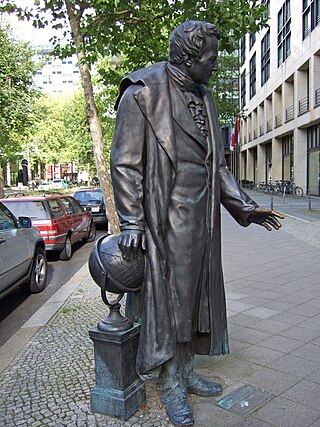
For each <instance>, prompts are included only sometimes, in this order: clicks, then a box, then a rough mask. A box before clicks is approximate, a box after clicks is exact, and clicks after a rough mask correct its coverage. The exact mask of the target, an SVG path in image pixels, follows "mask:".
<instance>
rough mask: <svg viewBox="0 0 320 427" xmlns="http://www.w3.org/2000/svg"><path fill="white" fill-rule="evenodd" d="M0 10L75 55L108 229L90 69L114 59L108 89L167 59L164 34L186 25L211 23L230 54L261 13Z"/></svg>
mask: <svg viewBox="0 0 320 427" xmlns="http://www.w3.org/2000/svg"><path fill="white" fill-rule="evenodd" d="M1 10H2V11H6V12H9V13H15V14H16V15H17V16H18V17H19V18H20V19H28V20H30V21H31V22H32V24H33V25H34V26H35V27H38V28H42V27H45V26H47V25H51V26H52V27H53V28H55V29H57V30H62V32H63V34H62V39H63V44H62V43H60V42H61V39H59V37H58V36H57V37H54V40H53V42H54V44H55V51H56V53H57V54H59V55H60V56H68V55H70V54H71V53H74V52H76V53H77V56H78V59H79V66H80V74H81V78H82V85H83V89H84V95H85V102H86V112H87V118H88V122H89V126H90V133H91V137H92V141H93V146H94V156H95V162H96V165H97V170H98V175H99V178H100V182H101V186H102V189H103V191H104V196H105V200H106V206H107V209H108V214H109V215H112V218H111V217H110V222H111V224H113V223H114V222H116V219H115V215H114V206H113V203H112V192H111V189H110V183H109V181H108V178H107V171H106V168H105V164H106V162H105V157H104V149H103V137H102V128H101V122H100V120H99V114H98V111H97V108H96V101H95V96H94V92H93V86H92V79H91V73H90V67H91V66H92V65H93V64H95V63H96V62H97V60H98V59H99V58H105V57H109V58H113V57H116V58H120V59H121V61H120V62H119V64H116V65H115V66H114V64H113V65H112V63H110V66H108V67H105V68H99V70H100V72H101V79H102V80H103V81H104V83H105V85H106V86H107V85H110V87H112V86H114V85H116V84H118V82H119V80H120V76H123V75H124V74H126V73H127V72H128V71H133V70H134V69H137V68H140V67H142V66H145V65H147V64H148V63H152V62H156V61H159V60H165V59H167V50H168V48H167V46H168V35H169V33H170V32H171V30H173V29H174V28H175V27H176V26H177V25H178V24H180V23H182V22H183V21H186V20H188V19H197V20H205V21H208V22H213V23H216V24H217V25H218V28H219V29H220V32H221V36H222V37H221V42H220V49H221V50H223V51H224V50H225V51H226V52H229V53H231V52H233V51H234V50H235V49H236V48H237V40H239V39H240V37H241V36H242V35H243V34H245V33H247V32H249V31H250V32H255V31H257V30H258V29H259V27H260V25H263V24H264V17H263V16H264V15H263V12H264V10H265V9H264V6H262V5H261V4H260V2H256V1H252V0H215V1H214V0H34V1H29V2H28V5H25V3H24V6H22V7H21V6H20V7H19V6H17V5H16V4H15V3H14V1H12V0H0V12H1ZM109 208H110V210H109Z"/></svg>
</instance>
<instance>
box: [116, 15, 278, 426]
mask: <svg viewBox="0 0 320 427" xmlns="http://www.w3.org/2000/svg"><path fill="white" fill-rule="evenodd" d="M219 38H220V36H219V33H218V31H217V27H216V26H215V25H213V24H210V23H207V22H200V21H187V22H185V23H183V24H181V25H179V26H178V27H177V28H176V29H175V30H174V31H173V32H172V34H171V36H170V57H169V62H160V63H156V64H154V65H151V66H150V67H147V68H144V69H141V70H138V71H135V72H133V73H132V74H130V75H128V76H126V77H125V78H124V79H123V80H122V82H121V85H120V95H119V98H118V101H117V109H118V114H117V122H116V129H115V133H114V140H113V146H112V151H111V174H112V182H113V187H114V195H115V204H116V209H117V212H118V215H119V218H120V225H121V234H120V238H119V246H120V248H121V251H122V254H123V257H124V258H125V259H127V260H129V259H130V257H131V256H136V254H137V250H138V249H139V247H140V246H142V248H143V249H144V250H145V259H146V268H145V275H144V289H143V292H141V293H140V295H138V297H136V298H135V299H136V300H137V299H138V300H140V302H141V304H140V309H141V313H140V315H141V332H140V339H139V349H138V355H137V370H138V373H140V374H142V373H146V372H148V371H150V370H152V369H154V368H157V367H161V371H160V376H159V384H160V393H161V399H162V401H163V403H164V405H165V407H166V410H167V413H168V416H169V418H170V419H171V421H172V422H173V423H174V424H176V425H179V426H187V425H192V424H193V422H194V418H193V414H192V410H191V408H190V405H189V403H188V400H187V392H192V393H196V394H198V395H200V396H214V395H217V394H219V393H221V392H222V387H221V385H220V384H217V383H213V382H210V381H206V380H204V379H202V378H201V377H200V376H199V375H198V374H197V373H196V372H195V371H194V370H193V359H194V354H208V355H221V354H226V353H228V352H229V346H228V336H227V320H226V305H225V293H224V284H223V273H222V265H221V227H220V204H222V205H223V206H224V207H225V208H226V209H227V210H228V211H229V212H230V214H231V215H232V216H233V217H234V218H235V220H236V221H237V222H238V223H239V224H240V225H242V226H244V227H246V226H248V225H249V224H250V223H253V222H255V223H258V224H261V225H263V226H264V227H265V228H267V229H268V230H271V229H272V227H273V228H275V229H278V228H279V227H281V224H280V223H279V221H278V220H277V217H278V218H282V216H281V215H280V214H278V213H277V212H274V211H268V210H263V209H260V208H259V207H258V205H257V204H256V203H255V202H254V201H253V200H252V199H250V197H248V195H247V194H245V193H244V192H243V191H242V190H241V189H240V188H239V186H238V185H237V182H236V181H235V179H234V177H233V175H232V174H231V173H230V172H229V171H228V169H227V167H226V163H225V159H224V152H223V145H222V143H221V139H220V131H219V127H218V125H217V113H216V110H215V105H214V102H213V99H212V96H211V94H210V92H209V91H208V90H207V89H206V88H205V87H204V86H203V85H206V84H207V83H208V82H209V79H210V76H211V74H212V72H213V71H214V70H216V69H217V57H218V40H219ZM128 304H129V307H128V308H129V311H131V316H132V313H133V310H132V307H134V310H135V312H137V307H139V304H137V301H133V300H132V298H130V297H129V298H128Z"/></svg>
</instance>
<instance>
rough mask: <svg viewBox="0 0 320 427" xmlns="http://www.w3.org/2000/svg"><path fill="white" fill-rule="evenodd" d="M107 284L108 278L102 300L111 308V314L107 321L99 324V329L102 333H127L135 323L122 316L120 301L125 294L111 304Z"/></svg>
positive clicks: (102, 292)
mask: <svg viewBox="0 0 320 427" xmlns="http://www.w3.org/2000/svg"><path fill="white" fill-rule="evenodd" d="M106 283H107V276H106V278H105V281H104V283H103V285H102V287H101V298H102V300H103V302H104V303H105V304H106V305H107V306H108V307H109V314H108V316H107V318H106V319H104V320H100V322H99V323H98V329H99V331H102V332H120V331H127V330H129V329H131V328H132V327H133V322H132V320H130V319H128V318H127V317H124V316H122V314H121V313H120V308H121V305H120V301H121V299H122V298H123V295H124V294H123V293H122V294H120V295H119V296H118V298H117V299H116V300H115V301H112V302H110V301H109V300H108V298H107V292H106Z"/></svg>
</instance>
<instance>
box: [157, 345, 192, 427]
mask: <svg viewBox="0 0 320 427" xmlns="http://www.w3.org/2000/svg"><path fill="white" fill-rule="evenodd" d="M184 353H185V344H177V351H176V354H175V356H174V357H173V358H172V359H170V360H169V361H168V362H166V363H165V364H164V365H163V366H162V368H161V372H160V375H159V386H160V396H161V400H162V402H163V404H164V406H165V408H166V411H167V414H168V417H169V419H170V421H171V422H172V423H173V424H175V425H176V426H192V425H193V424H194V418H193V413H192V410H191V407H190V405H189V402H188V399H187V379H186V375H185V373H186V371H185V354H184Z"/></svg>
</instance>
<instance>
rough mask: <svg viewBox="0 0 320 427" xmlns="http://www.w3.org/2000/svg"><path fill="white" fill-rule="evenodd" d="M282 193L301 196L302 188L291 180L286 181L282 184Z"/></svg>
mask: <svg viewBox="0 0 320 427" xmlns="http://www.w3.org/2000/svg"><path fill="white" fill-rule="evenodd" d="M283 191H284V194H288V195H291V196H293V197H294V196H297V197H302V196H303V189H302V188H301V187H299V186H298V185H296V184H295V183H294V182H293V181H286V183H285V184H284V189H283Z"/></svg>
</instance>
